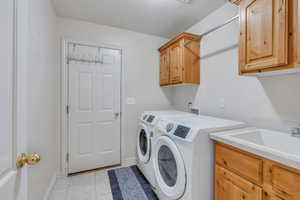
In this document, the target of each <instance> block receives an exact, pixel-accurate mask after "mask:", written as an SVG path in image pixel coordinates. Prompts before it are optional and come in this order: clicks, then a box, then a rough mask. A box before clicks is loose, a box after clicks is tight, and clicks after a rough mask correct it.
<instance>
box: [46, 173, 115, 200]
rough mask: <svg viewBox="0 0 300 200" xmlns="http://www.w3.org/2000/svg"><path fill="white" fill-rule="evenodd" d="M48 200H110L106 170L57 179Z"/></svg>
mask: <svg viewBox="0 0 300 200" xmlns="http://www.w3.org/2000/svg"><path fill="white" fill-rule="evenodd" d="M49 200H112V194H111V189H110V183H109V178H108V175H107V170H101V171H95V172H90V173H85V174H80V175H75V176H71V177H66V178H59V179H57V181H56V184H55V186H54V188H53V191H52V192H51V195H50V199H49Z"/></svg>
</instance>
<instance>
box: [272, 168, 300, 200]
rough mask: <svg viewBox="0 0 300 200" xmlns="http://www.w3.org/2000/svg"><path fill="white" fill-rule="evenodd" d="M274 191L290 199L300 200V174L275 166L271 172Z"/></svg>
mask: <svg viewBox="0 0 300 200" xmlns="http://www.w3.org/2000/svg"><path fill="white" fill-rule="evenodd" d="M271 182H272V189H273V191H274V192H276V193H278V194H280V195H282V196H284V197H287V198H288V199H295V200H296V199H297V200H298V199H300V174H299V173H295V172H293V171H290V170H287V169H284V168H282V167H279V166H276V165H273V167H272V171H271Z"/></svg>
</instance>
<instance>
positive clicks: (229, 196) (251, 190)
mask: <svg viewBox="0 0 300 200" xmlns="http://www.w3.org/2000/svg"><path fill="white" fill-rule="evenodd" d="M215 179H216V180H215V200H241V199H243V200H261V199H262V189H261V188H260V187H258V186H256V185H255V184H252V183H250V182H248V181H247V180H245V179H243V178H241V177H240V176H238V175H236V174H234V173H232V172H230V171H228V170H226V169H224V168H222V167H220V166H218V165H217V166H216V176H215Z"/></svg>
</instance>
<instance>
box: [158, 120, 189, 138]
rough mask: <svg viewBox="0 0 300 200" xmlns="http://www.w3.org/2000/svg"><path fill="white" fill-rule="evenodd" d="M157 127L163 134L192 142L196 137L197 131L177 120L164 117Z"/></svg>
mask: <svg viewBox="0 0 300 200" xmlns="http://www.w3.org/2000/svg"><path fill="white" fill-rule="evenodd" d="M156 128H157V129H159V130H160V131H161V132H162V133H163V134H166V135H168V136H171V137H173V138H176V139H180V140H184V141H188V142H191V141H193V139H194V138H195V131H194V130H193V129H192V128H191V127H189V126H186V125H184V124H181V123H176V121H171V120H163V119H162V120H160V121H159V123H158V124H157V127H156Z"/></svg>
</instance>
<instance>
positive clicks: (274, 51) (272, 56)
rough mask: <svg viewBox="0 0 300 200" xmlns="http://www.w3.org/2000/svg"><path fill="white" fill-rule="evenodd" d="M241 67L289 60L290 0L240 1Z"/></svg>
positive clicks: (250, 68)
mask: <svg viewBox="0 0 300 200" xmlns="http://www.w3.org/2000/svg"><path fill="white" fill-rule="evenodd" d="M240 27H241V33H240V71H241V72H242V73H243V72H248V71H255V70H256V71H257V70H261V69H266V68H270V67H277V66H281V65H286V64H288V0H244V1H241V4H240Z"/></svg>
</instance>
